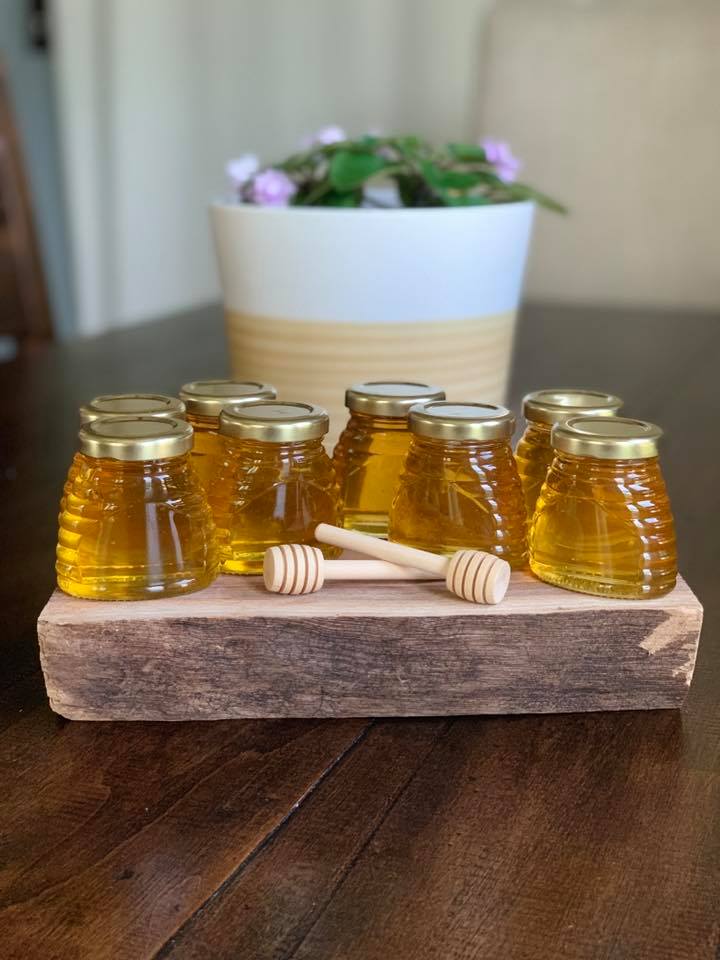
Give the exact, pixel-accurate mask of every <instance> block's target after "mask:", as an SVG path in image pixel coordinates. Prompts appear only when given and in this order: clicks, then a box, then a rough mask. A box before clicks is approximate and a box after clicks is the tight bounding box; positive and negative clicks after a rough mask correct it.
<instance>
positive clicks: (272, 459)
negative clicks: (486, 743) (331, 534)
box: [209, 400, 339, 573]
mask: <svg viewBox="0 0 720 960" xmlns="http://www.w3.org/2000/svg"><path fill="white" fill-rule="evenodd" d="M328 425H329V424H328V416H327V414H326V413H325V411H324V410H323V409H321V408H320V407H314V406H312V405H311V404H306V403H290V402H285V401H279V400H275V401H272V400H269V401H261V402H256V403H248V404H242V405H240V406H234V407H233V406H230V407H226V408H225V409H224V410H223V412H222V413H221V414H220V440H221V453H220V457H219V461H218V467H217V472H216V473H215V475H214V477H213V479H212V481H211V484H210V487H209V499H210V505H211V507H212V510H213V514H214V517H215V523H216V526H217V531H218V543H219V546H220V557H221V564H222V571H223V572H224V573H261V572H262V565H263V557H264V555H265V551H266V550H267V549H268V547H273V546H276V545H278V544H281V543H307V544H312V545H313V546H319V547H320V548H321V549H322V551H323V553H324V554H325V556H327V557H334V556H337V555H338V551H337V550H336V549H335V548H333V547H328V546H325V545H323V544H318V543H317V542H316V541H315V539H314V531H315V527H316V526H317V524H318V523H331V524H337V521H338V513H339V511H338V490H337V483H336V480H335V471H334V470H333V466H332V462H331V461H330V458H329V456H328V455H327V452H326V451H325V448H324V446H323V442H322V440H323V437H324V436H325V434H326V433H327V431H328Z"/></svg>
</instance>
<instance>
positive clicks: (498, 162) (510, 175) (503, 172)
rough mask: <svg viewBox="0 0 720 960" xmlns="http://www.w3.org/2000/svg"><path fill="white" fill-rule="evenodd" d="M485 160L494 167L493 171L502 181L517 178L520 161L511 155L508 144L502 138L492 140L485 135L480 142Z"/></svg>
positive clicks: (505, 181) (511, 180)
mask: <svg viewBox="0 0 720 960" xmlns="http://www.w3.org/2000/svg"><path fill="white" fill-rule="evenodd" d="M481 146H482V148H483V149H484V150H485V156H486V158H487V162H488V163H490V164H492V166H493V167H495V173H496V174H497V175H498V177H500V179H501V180H502V181H503V182H504V183H512V182H513V180H515V179H517V175H518V171H519V170H520V168H521V167H522V162H521V161H520V160H518V158H517V157H516V156H514V155H513V152H512V150H511V149H510V146H509V145H508V144H507V143H505V142H504V141H503V140H492V139H491V138H490V137H486V138H485V139H484V140H483V141H482V143H481Z"/></svg>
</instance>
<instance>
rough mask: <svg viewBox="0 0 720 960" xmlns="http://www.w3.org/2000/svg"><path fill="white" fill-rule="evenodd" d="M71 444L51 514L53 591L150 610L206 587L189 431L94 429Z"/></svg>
mask: <svg viewBox="0 0 720 960" xmlns="http://www.w3.org/2000/svg"><path fill="white" fill-rule="evenodd" d="M79 436H80V452H79V454H78V457H77V458H76V460H75V461H74V464H73V466H74V468H75V469H74V470H73V471H72V476H68V480H67V482H66V484H65V492H64V497H63V507H62V510H61V513H60V530H59V536H58V546H57V561H56V565H55V569H56V572H57V580H58V586H59V587H60V589H61V590H64V591H65V593H69V594H71V595H72V596H75V597H83V598H85V599H88V600H150V599H152V598H154V597H168V596H175V595H178V594H183V593H189V592H190V591H192V590H198V589H200V588H201V587H206V586H207V585H208V584H209V583H211V582H212V580H213V579H214V578H215V575H216V573H217V568H218V551H217V544H216V541H215V532H214V527H213V523H212V517H211V513H210V508H209V506H208V503H207V500H206V498H205V494H204V491H203V489H202V487H201V486H200V482H199V480H198V478H197V476H196V474H195V471H194V470H193V469H192V467H191V465H190V456H189V451H190V448H191V446H192V436H193V432H192V427H191V426H190V424H188V423H186V422H185V421H184V420H172V419H170V420H167V419H152V418H148V417H132V418H125V419H121V418H114V419H98V420H93V421H91V422H90V423H86V424H84V425H83V427H82V428H81V430H80V434H79Z"/></svg>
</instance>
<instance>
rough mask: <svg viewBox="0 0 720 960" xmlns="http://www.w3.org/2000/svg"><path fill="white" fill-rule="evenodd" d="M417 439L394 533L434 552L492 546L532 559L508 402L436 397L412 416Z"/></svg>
mask: <svg viewBox="0 0 720 960" xmlns="http://www.w3.org/2000/svg"><path fill="white" fill-rule="evenodd" d="M409 425H410V431H411V433H412V441H411V444H410V450H409V452H408V455H407V458H406V460H405V467H404V470H403V473H402V475H401V477H400V483H399V486H398V490H397V493H396V495H395V499H394V501H393V505H392V509H391V511H390V529H389V537H390V539H391V540H396V541H399V542H400V543H406V544H408V545H410V546H413V547H419V548H420V549H422V550H429V551H431V552H433V553H443V554H453V553H455V552H456V551H458V550H463V549H474V550H485V551H487V552H488V553H492V554H494V555H495V556H497V557H502V558H503V559H504V560H507V561H508V562H509V563H510V564H511V565H512V567H513V568H514V569H520V568H522V567H524V566H525V565H526V560H527V545H526V528H527V523H526V514H525V500H524V497H523V492H522V486H521V484H520V477H519V476H518V472H517V466H516V465H515V458H514V457H513V454H512V450H511V448H510V438H511V437H512V434H513V430H514V427H515V418H514V417H513V415H512V414H511V413H510V411H509V410H506V409H505V407H500V406H496V405H494V404H484V403H451V402H432V403H427V404H423V405H422V406H417V407H414V408H413V409H412V410H411V411H410V415H409Z"/></svg>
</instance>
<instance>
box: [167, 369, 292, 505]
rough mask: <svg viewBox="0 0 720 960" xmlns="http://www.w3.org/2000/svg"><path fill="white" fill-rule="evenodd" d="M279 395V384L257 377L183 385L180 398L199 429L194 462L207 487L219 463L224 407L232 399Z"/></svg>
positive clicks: (188, 417) (242, 400) (241, 399)
mask: <svg viewBox="0 0 720 960" xmlns="http://www.w3.org/2000/svg"><path fill="white" fill-rule="evenodd" d="M276 396H277V393H276V391H275V387H273V386H271V385H270V384H269V383H256V382H254V381H248V382H245V381H240V380H194V381H193V382H192V383H186V384H185V385H184V386H183V387H182V389H181V390H180V400H181V401H182V402H183V403H184V404H185V406H186V408H187V420H188V422H189V423H190V424H192V427H193V430H194V431H195V441H194V443H193V448H192V453H191V457H192V462H193V466H194V467H195V469H196V470H197V473H198V476H199V477H200V480H201V481H202V483H203V485H204V486H205V487H206V488H207V486H208V484H209V483H210V482H211V478H212V476H213V474H214V472H215V469H216V467H217V457H218V453H219V450H220V441H219V438H218V430H219V428H220V413H221V412H222V409H223V407H225V406H227V405H228V404H231V403H251V402H252V401H253V400H274V399H275V397H276Z"/></svg>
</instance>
